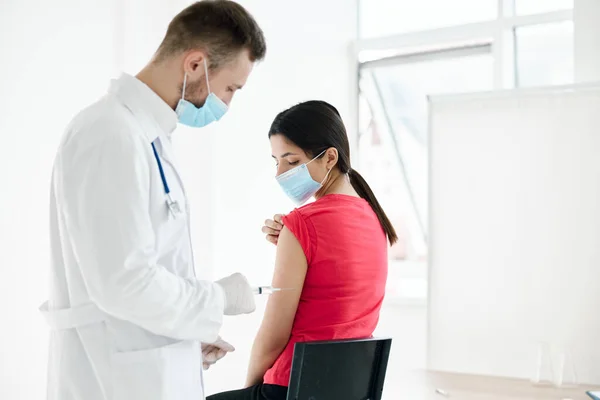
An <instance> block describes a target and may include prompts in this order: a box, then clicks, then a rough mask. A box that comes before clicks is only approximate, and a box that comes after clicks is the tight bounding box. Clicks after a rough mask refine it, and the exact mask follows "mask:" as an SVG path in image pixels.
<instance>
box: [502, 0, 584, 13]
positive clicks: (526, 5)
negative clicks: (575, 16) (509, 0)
mask: <svg viewBox="0 0 600 400" xmlns="http://www.w3.org/2000/svg"><path fill="white" fill-rule="evenodd" d="M514 1H515V8H516V10H515V11H516V13H517V15H528V14H539V13H546V12H552V11H559V10H572V9H573V0H542V1H540V0H514Z"/></svg>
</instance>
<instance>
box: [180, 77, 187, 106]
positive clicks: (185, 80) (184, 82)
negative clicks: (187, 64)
mask: <svg viewBox="0 0 600 400" xmlns="http://www.w3.org/2000/svg"><path fill="white" fill-rule="evenodd" d="M186 84H187V72H186V73H185V74H184V75H183V89H182V90H181V100H183V96H184V95H185V85H186Z"/></svg>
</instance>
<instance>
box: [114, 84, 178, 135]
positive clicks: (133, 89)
mask: <svg viewBox="0 0 600 400" xmlns="http://www.w3.org/2000/svg"><path fill="white" fill-rule="evenodd" d="M109 92H110V93H114V94H115V95H116V96H117V97H118V98H119V100H120V101H121V102H122V103H123V104H124V105H125V107H127V108H128V109H129V110H131V112H132V113H133V114H134V115H135V117H136V119H137V120H138V121H139V122H140V123H141V124H142V125H143V126H144V132H145V133H146V135H147V136H148V141H149V142H154V140H156V138H157V137H159V136H161V134H164V135H166V136H167V137H170V135H171V133H172V132H173V131H174V130H175V128H176V127H177V114H176V113H175V111H174V110H173V109H172V108H171V107H169V105H168V104H167V103H165V102H164V100H163V99H161V98H160V97H159V96H158V95H157V94H156V93H155V92H154V91H153V90H152V89H150V88H149V87H148V86H147V85H146V84H144V83H143V82H142V81H140V80H139V79H137V78H136V77H134V76H131V75H129V74H125V73H123V74H121V76H120V77H119V79H114V80H113V81H112V82H111V85H110V89H109ZM157 128H158V129H157Z"/></svg>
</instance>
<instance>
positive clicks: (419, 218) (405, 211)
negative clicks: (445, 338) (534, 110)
mask: <svg viewBox="0 0 600 400" xmlns="http://www.w3.org/2000/svg"><path fill="white" fill-rule="evenodd" d="M572 8H573V0H544V1H541V0H455V1H447V0H423V1H418V2H414V1H413V2H408V1H398V0H360V1H359V18H360V37H361V39H360V40H359V41H358V43H357V49H358V51H357V60H358V63H359V70H360V79H359V110H358V111H359V121H358V122H359V139H358V140H359V142H358V165H359V168H360V170H361V173H362V174H363V175H364V176H365V177H366V179H368V181H369V183H370V184H371V185H372V187H373V190H374V192H375V194H376V195H377V196H378V198H379V199H380V201H381V203H382V206H383V207H384V208H385V210H386V212H387V213H388V215H389V217H390V219H392V223H393V224H394V226H395V227H396V229H397V231H398V234H399V238H400V240H399V243H398V244H397V245H395V246H394V247H392V249H391V251H390V253H389V255H390V279H388V283H390V284H391V286H390V287H389V288H388V293H389V294H390V295H391V296H400V297H402V296H405V295H406V294H407V293H410V294H409V295H408V296H409V297H411V296H422V297H423V298H425V297H426V279H427V276H426V270H427V268H426V266H427V254H428V247H427V238H428V232H427V226H428V214H427V212H428V204H427V203H428V195H429V193H428V176H427V166H428V162H429V160H428V147H427V129H428V127H427V121H428V116H427V96H428V95H434V94H448V93H459V92H472V91H482V90H493V89H502V88H512V87H524V86H540V85H554V84H568V83H571V82H572V81H573V54H572V53H573V24H572V14H573V12H572ZM500 10H501V11H502V12H500ZM400 264H402V265H400ZM395 267H398V268H395ZM406 271H408V272H406ZM418 271H420V272H418ZM407 282H412V283H411V284H407Z"/></svg>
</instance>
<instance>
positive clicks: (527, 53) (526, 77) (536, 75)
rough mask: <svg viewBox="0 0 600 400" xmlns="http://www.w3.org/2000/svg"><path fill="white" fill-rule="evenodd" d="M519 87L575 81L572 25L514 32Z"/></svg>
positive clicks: (530, 27)
mask: <svg viewBox="0 0 600 400" xmlns="http://www.w3.org/2000/svg"><path fill="white" fill-rule="evenodd" d="M515 37H516V38H515V41H516V42H515V46H516V56H517V86H520V87H524V86H541V85H560V84H567V83H570V82H572V81H573V23H572V22H571V21H565V22H558V23H554V24H543V25H532V26H524V27H521V28H517V29H516V32H515Z"/></svg>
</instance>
